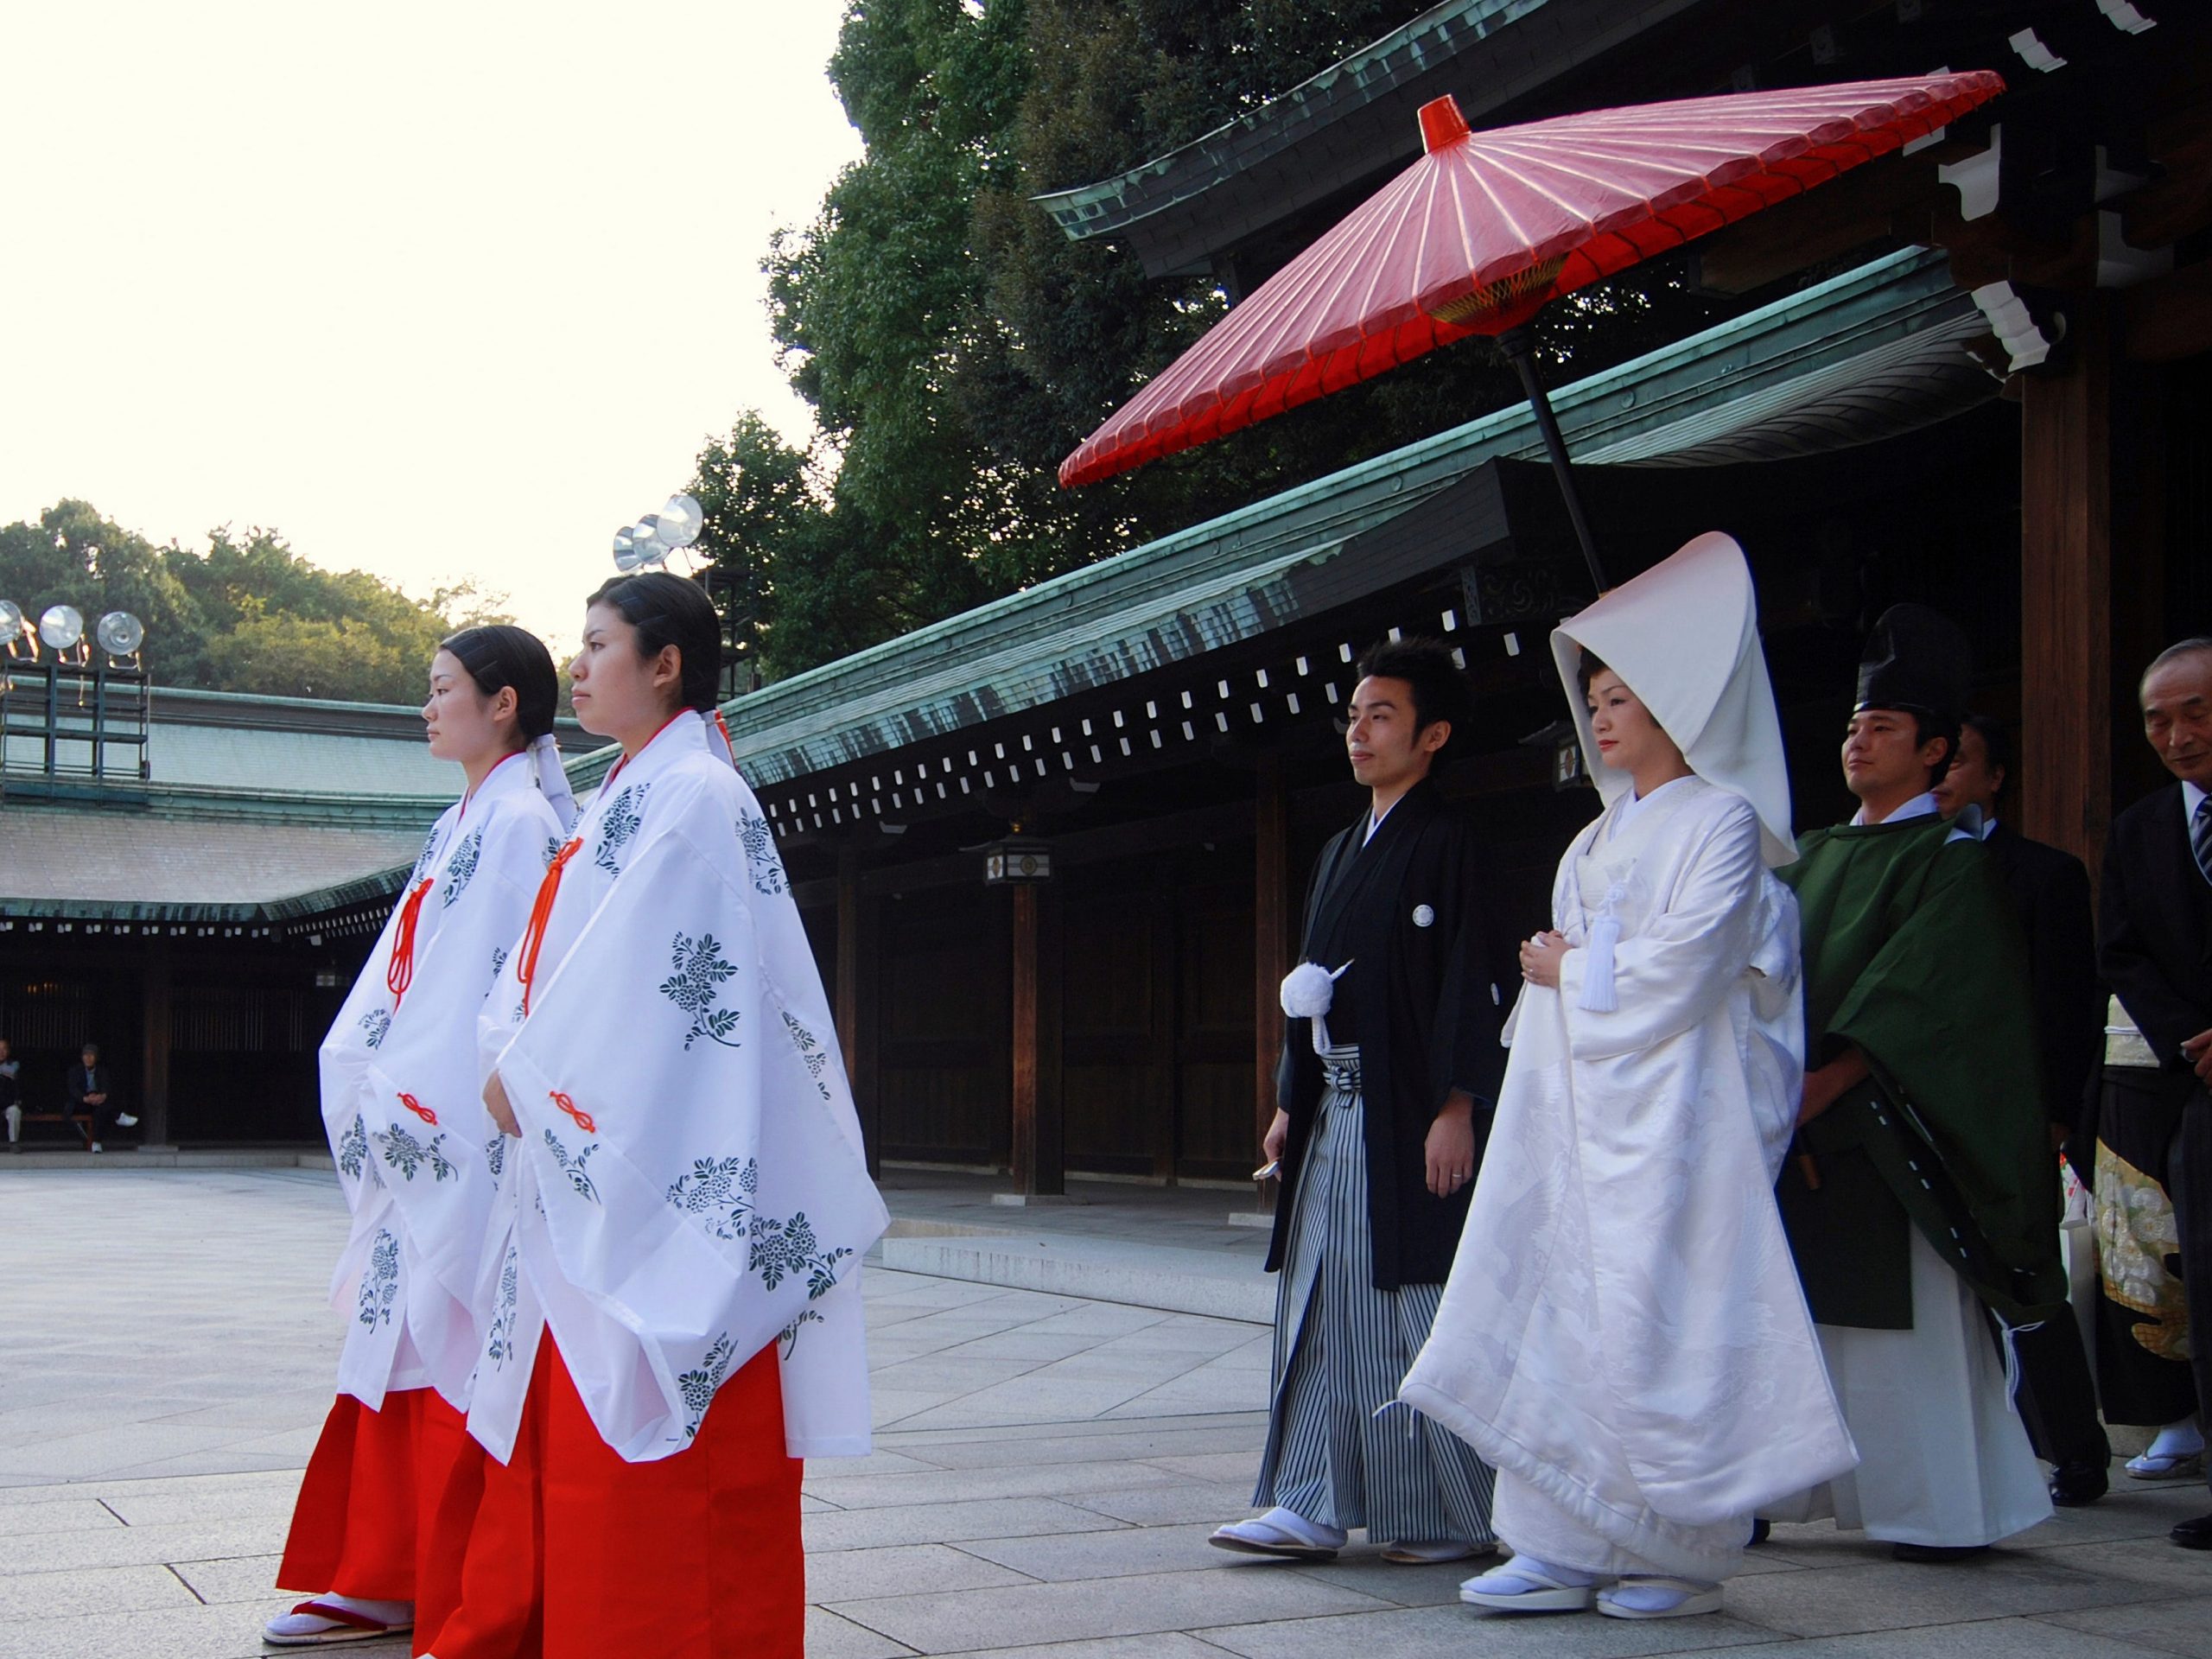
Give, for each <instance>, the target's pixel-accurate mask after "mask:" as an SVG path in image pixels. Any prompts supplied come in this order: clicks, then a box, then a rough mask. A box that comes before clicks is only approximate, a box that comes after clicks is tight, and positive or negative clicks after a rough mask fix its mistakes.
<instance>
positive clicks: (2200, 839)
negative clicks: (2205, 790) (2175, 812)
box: [2189, 795, 2212, 881]
mask: <svg viewBox="0 0 2212 1659" xmlns="http://www.w3.org/2000/svg"><path fill="white" fill-rule="evenodd" d="M2189 847H2190V851H2191V852H2193V853H2195V854H2196V868H2198V869H2199V870H2201V871H2202V872H2203V873H2204V879H2205V880H2207V881H2212V795H2208V796H2206V797H2205V798H2203V799H2202V800H2201V801H2199V802H2198V803H2197V804H2196V817H2194V818H2192V819H2191V820H2190V826H2189Z"/></svg>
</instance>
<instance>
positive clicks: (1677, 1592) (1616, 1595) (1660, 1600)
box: [1598, 1574, 1720, 1618]
mask: <svg viewBox="0 0 2212 1659" xmlns="http://www.w3.org/2000/svg"><path fill="white" fill-rule="evenodd" d="M1598 1611H1599V1612H1601V1613H1603V1614H1604V1615H1605V1617H1606V1618H1691V1617H1692V1616H1694V1615H1695V1614H1698V1613H1717V1612H1719V1611H1720V1586H1719V1585H1717V1584H1703V1583H1700V1581H1699V1580H1695V1579H1669V1578H1662V1577H1659V1576H1658V1575H1656V1574H1653V1575H1651V1576H1649V1577H1646V1576H1643V1575H1641V1574H1639V1575H1637V1576H1633V1577H1630V1578H1624V1579H1620V1580H1616V1581H1615V1582H1614V1583H1612V1584H1611V1585H1610V1586H1607V1587H1606V1588H1605V1589H1603V1590H1600V1591H1599V1592H1598Z"/></svg>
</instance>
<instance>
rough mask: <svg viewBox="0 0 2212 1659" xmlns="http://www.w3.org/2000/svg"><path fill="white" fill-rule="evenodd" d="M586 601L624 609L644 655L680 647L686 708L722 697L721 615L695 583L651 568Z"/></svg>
mask: <svg viewBox="0 0 2212 1659" xmlns="http://www.w3.org/2000/svg"><path fill="white" fill-rule="evenodd" d="M584 602H585V604H586V605H587V606H591V605H606V606H610V607H613V609H615V610H616V611H619V612H620V613H621V615H622V620H624V621H626V622H627V623H628V624H629V625H630V626H632V628H634V629H635V630H637V634H638V655H639V657H640V658H647V659H650V658H654V657H658V655H660V653H661V652H662V651H664V649H666V648H667V647H668V646H670V645H674V646H675V647H676V651H677V657H678V658H680V659H681V660H682V662H683V692H682V699H681V700H682V702H683V707H684V708H686V709H699V710H701V711H702V713H703V712H704V711H706V710H708V709H712V708H714V707H715V705H716V704H717V703H719V702H721V695H720V691H721V666H722V620H721V616H720V615H719V614H717V613H716V612H715V606H714V601H712V600H710V599H709V598H708V597H707V590H706V589H705V588H702V587H701V586H700V585H699V584H698V583H697V582H691V581H689V580H687V579H686V578H684V577H683V576H678V575H671V574H670V573H669V572H667V571H665V570H647V571H643V572H640V573H639V574H638V575H631V576H616V577H614V578H613V579H612V580H611V581H608V582H605V583H603V584H601V587H600V588H599V589H598V590H597V591H596V592H595V593H594V594H592V596H591V597H590V598H589V599H588V600H586V601H584Z"/></svg>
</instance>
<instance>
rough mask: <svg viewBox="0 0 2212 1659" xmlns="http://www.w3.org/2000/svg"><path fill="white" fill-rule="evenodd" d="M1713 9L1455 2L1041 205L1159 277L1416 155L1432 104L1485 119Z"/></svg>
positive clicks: (1061, 222) (1678, 3) (1539, 0)
mask: <svg viewBox="0 0 2212 1659" xmlns="http://www.w3.org/2000/svg"><path fill="white" fill-rule="evenodd" d="M1700 3H1702V0H1646V3H1643V4H1639V5H1628V6H1624V5H1622V4H1620V3H1619V0H1445V3H1444V4H1442V5H1438V6H1433V7H1431V8H1430V9H1429V10H1427V11H1425V12H1423V13H1422V14H1421V16H1418V17H1416V18H1414V20H1413V21H1412V22H1409V23H1408V24H1406V25H1405V26H1404V27H1403V28H1402V29H1397V30H1395V31H1394V32H1393V33H1391V34H1389V35H1384V36H1383V38H1382V39H1381V40H1379V41H1375V42H1373V43H1372V44H1371V45H1369V46H1366V47H1363V48H1361V49H1360V50H1358V51H1357V52H1355V53H1353V54H1351V56H1350V57H1347V58H1345V59H1344V60H1342V61H1340V62H1338V63H1334V64H1332V65H1330V67H1327V68H1326V69H1324V70H1323V71H1321V73H1319V74H1317V75H1315V76H1314V77H1313V79H1310V80H1307V81H1306V82H1304V83H1303V84H1301V85H1300V86H1294V87H1292V88H1291V89H1290V91H1288V92H1284V93H1283V94H1281V96H1280V97H1277V98H1274V99H1269V100H1268V102H1267V103H1265V104H1262V105H1260V106H1259V107H1258V108H1256V109H1255V110H1252V111H1249V112H1247V113H1246V114H1243V115H1240V116H1238V117H1237V118H1236V119H1235V120H1233V121H1230V122H1228V123H1226V124H1224V125H1222V126H1219V127H1217V128H1216V129H1214V130H1213V131H1211V132H1209V133H1207V134H1205V136H1204V137H1200V138H1197V139H1194V140H1192V142H1191V143H1187V144H1185V145H1184V146H1183V147H1182V148H1181V149H1176V150H1172V151H1170V152H1169V153H1168V154H1167V155H1166V156H1160V157H1159V158H1158V159H1157V160H1154V161H1150V162H1146V163H1144V165H1142V166H1141V167H1136V168H1131V169H1130V170H1129V171H1128V172H1126V173H1123V174H1121V175H1118V176H1117V177H1115V178H1110V179H1104V180H1101V181H1097V182H1096V183H1092V184H1084V185H1077V186H1074V187H1072V188H1068V189H1065V190H1056V191H1052V192H1050V193H1048V194H1044V195H1040V196H1039V197H1037V198H1036V200H1037V202H1038V203H1039V206H1041V207H1043V208H1044V209H1045V210H1046V212H1047V213H1051V214H1052V218H1053V219H1054V220H1055V222H1057V223H1058V226H1060V228H1061V230H1062V231H1064V232H1065V233H1066V234H1067V235H1068V237H1069V238H1071V239H1072V240H1075V241H1087V240H1089V239H1090V238H1094V237H1102V236H1122V237H1126V238H1128V242H1129V244H1130V245H1131V246H1132V247H1133V248H1134V249H1135V251H1136V253H1137V256H1138V257H1139V258H1140V259H1141V260H1142V261H1143V263H1144V268H1145V270H1146V272H1147V274H1148V275H1150V276H1154V277H1164V276H1170V275H1180V274H1184V273H1186V272H1191V271H1195V270H1203V269H1205V266H1206V264H1207V262H1208V260H1209V258H1210V257H1211V256H1212V255H1213V254H1215V253H1217V252H1218V251H1221V250H1222V249H1223V248H1224V247H1226V246H1228V245H1230V244H1232V243H1234V242H1236V241H1237V240H1238V239H1240V238H1243V237H1244V236H1246V235H1249V234H1250V233H1252V232H1256V231H1259V230H1262V229H1263V228H1265V226H1267V225H1268V224H1271V223H1273V222H1274V221H1276V220H1278V219H1281V218H1284V217H1286V216H1287V215H1288V214H1291V213H1296V212H1297V211H1298V210H1300V209H1301V208H1303V207H1310V206H1311V205H1312V204H1313V203H1315V202H1317V201H1320V200H1324V199H1325V198H1326V197H1328V196H1331V195H1333V194H1335V193H1336V192H1338V190H1341V189H1344V188H1346V187H1348V186H1351V185H1353V184H1357V183H1358V182H1360V181H1362V180H1364V179H1368V178H1370V177H1372V176H1373V175H1375V174H1376V172H1377V171H1378V170H1380V169H1383V168H1389V167H1390V166H1392V165H1395V164H1398V163H1402V162H1407V161H1410V160H1411V159H1412V158H1413V157H1414V156H1415V155H1417V154H1419V153H1420V149H1421V141H1420V134H1419V130H1418V128H1417V127H1416V125H1415V124H1414V111H1415V109H1417V108H1418V107H1419V106H1420V105H1421V104H1423V103H1425V102H1426V101H1427V100H1428V99H1432V98H1435V97H1438V96H1440V95H1441V94H1442V93H1445V92H1450V93H1452V94H1453V95H1454V96H1456V97H1457V98H1458V99H1459V106H1460V108H1461V110H1462V111H1465V114H1466V116H1467V118H1469V119H1470V120H1471V121H1474V122H1476V123H1477V124H1480V123H1481V121H1482V118H1483V117H1484V116H1485V115H1486V114H1487V113H1488V112H1490V111H1495V110H1497V109H1500V108H1502V107H1503V106H1504V105H1507V104H1509V103H1510V102H1512V101H1513V100H1514V99H1518V98H1521V97H1522V96H1524V95H1526V94H1528V93H1529V92H1534V91H1535V90H1536V89H1537V88H1539V87H1541V86H1544V85H1545V84H1547V83H1548V82H1550V81H1553V80H1554V79H1557V78H1558V77H1559V76H1560V75H1561V74H1564V73H1570V72H1572V71H1573V69H1574V67H1576V66H1577V65H1579V64H1581V63H1585V62H1587V61H1589V60H1592V59H1593V58H1595V57H1597V56H1599V55H1600V54H1604V53H1605V52H1609V51H1611V50H1612V49H1614V48H1617V47H1619V46H1621V45H1623V44H1624V43H1626V42H1627V41H1630V40H1632V39H1633V38H1634V37H1635V36H1636V35H1638V34H1639V33H1641V32H1643V30H1645V29H1649V28H1650V27H1651V26H1652V25H1653V24H1654V23H1656V22H1660V21H1662V19H1665V18H1667V17H1669V16H1673V15H1675V14H1676V13H1679V12H1684V11H1688V10H1691V9H1692V8H1693V7H1694V6H1695V5H1697V4H1700ZM1232 183H1233V184H1234V185H1235V187H1236V188H1235V189H1234V190H1233V191H1230V190H1225V189H1222V187H1224V186H1228V185H1230V184H1232ZM1217 190H1218V191H1219V192H1220V194H1218V195H1217V194H1215V193H1216V192H1217Z"/></svg>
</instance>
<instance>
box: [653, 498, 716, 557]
mask: <svg viewBox="0 0 2212 1659" xmlns="http://www.w3.org/2000/svg"><path fill="white" fill-rule="evenodd" d="M706 523H707V515H706V513H705V512H704V511H703V510H702V508H701V507H700V505H699V503H698V501H697V499H696V498H694V497H691V496H689V495H686V494H684V493H683V492H681V491H678V492H677V493H676V494H674V495H671V496H670V497H669V498H668V500H667V502H666V503H665V504H664V505H663V506H662V507H661V510H660V538H661V540H662V541H664V542H665V543H668V544H669V546H671V547H689V546H690V545H691V543H694V542H696V541H697V540H698V539H699V532H700V531H702V530H703V529H704V528H705V527H706Z"/></svg>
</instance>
